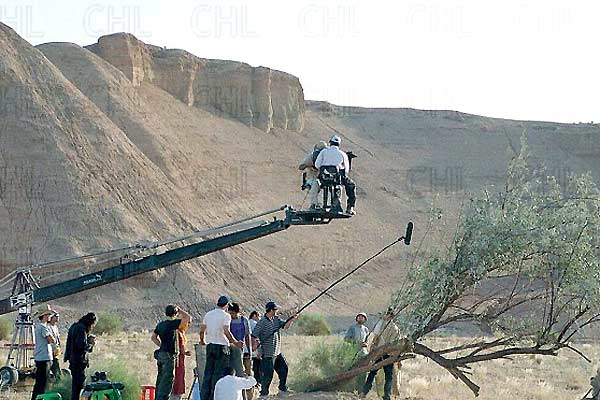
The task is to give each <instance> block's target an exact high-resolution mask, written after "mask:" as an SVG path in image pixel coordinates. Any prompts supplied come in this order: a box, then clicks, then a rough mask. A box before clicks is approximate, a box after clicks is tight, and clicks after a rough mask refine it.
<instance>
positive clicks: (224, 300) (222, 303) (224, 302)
mask: <svg viewBox="0 0 600 400" xmlns="http://www.w3.org/2000/svg"><path fill="white" fill-rule="evenodd" d="M227 304H229V297H227V296H221V297H219V300H217V306H219V307H223V306H226V305H227Z"/></svg>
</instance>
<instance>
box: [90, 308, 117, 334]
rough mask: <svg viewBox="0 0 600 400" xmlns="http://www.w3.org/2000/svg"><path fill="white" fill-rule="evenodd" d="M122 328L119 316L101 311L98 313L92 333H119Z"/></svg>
mask: <svg viewBox="0 0 600 400" xmlns="http://www.w3.org/2000/svg"><path fill="white" fill-rule="evenodd" d="M122 330H123V321H122V320H121V317H120V316H118V315H116V314H111V313H101V314H100V315H98V321H97V322H96V326H95V327H94V333H97V334H99V335H102V334H109V335H110V334H113V333H119V332H121V331H122Z"/></svg>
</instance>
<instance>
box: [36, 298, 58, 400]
mask: <svg viewBox="0 0 600 400" xmlns="http://www.w3.org/2000/svg"><path fill="white" fill-rule="evenodd" d="M52 314H54V311H52V310H51V309H50V307H46V308H43V309H41V310H39V311H38V312H37V313H36V317H37V318H38V323H37V324H36V325H35V329H34V336H35V348H34V350H33V359H34V361H35V385H34V386H33V393H31V400H35V399H36V398H37V396H38V395H40V394H44V393H46V389H47V386H48V377H49V376H50V365H51V364H52V359H53V357H52V343H53V342H54V339H53V338H52V331H51V330H50V327H49V326H48V320H49V319H50V316H51V315H52Z"/></svg>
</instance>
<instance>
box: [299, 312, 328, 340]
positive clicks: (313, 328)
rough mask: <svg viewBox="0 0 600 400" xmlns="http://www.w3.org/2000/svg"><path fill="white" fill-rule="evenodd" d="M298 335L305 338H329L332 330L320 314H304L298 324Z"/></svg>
mask: <svg viewBox="0 0 600 400" xmlns="http://www.w3.org/2000/svg"><path fill="white" fill-rule="evenodd" d="M296 333H297V334H299V335H305V336H327V335H329V334H330V333H331V328H330V327H329V324H328V323H327V321H325V318H324V317H323V316H322V315H320V314H310V313H309V314H302V315H301V316H300V318H298V321H297V322H296Z"/></svg>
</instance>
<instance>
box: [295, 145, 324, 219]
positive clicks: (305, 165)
mask: <svg viewBox="0 0 600 400" xmlns="http://www.w3.org/2000/svg"><path fill="white" fill-rule="evenodd" d="M325 147H327V143H325V142H324V141H320V142H319V143H317V144H315V146H314V147H313V150H312V151H311V152H310V153H308V154H307V155H306V157H305V158H304V160H303V161H302V162H301V163H300V166H299V167H298V169H299V170H300V171H304V174H305V178H306V183H305V185H306V186H307V187H308V197H309V198H310V208H311V209H317V208H319V206H320V204H319V189H320V185H319V179H318V176H319V170H318V169H317V168H316V167H315V161H316V160H317V157H318V156H319V153H320V152H321V150H323V149H324V148H325ZM303 189H304V186H303Z"/></svg>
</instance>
